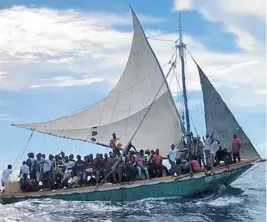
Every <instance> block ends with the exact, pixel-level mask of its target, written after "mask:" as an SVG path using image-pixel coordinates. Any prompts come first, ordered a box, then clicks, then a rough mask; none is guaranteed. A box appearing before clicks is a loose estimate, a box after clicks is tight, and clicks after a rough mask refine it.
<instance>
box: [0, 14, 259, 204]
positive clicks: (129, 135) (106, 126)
mask: <svg viewBox="0 0 267 222" xmlns="http://www.w3.org/2000/svg"><path fill="white" fill-rule="evenodd" d="M132 18H133V28H134V33H133V39H132V45H131V50H130V55H129V58H128V61H127V64H126V67H125V70H124V72H123V74H122V76H121V78H120V80H119V81H118V83H117V84H116V86H115V87H114V88H113V89H112V90H111V92H110V93H109V94H108V95H107V96H106V97H105V98H104V99H103V100H101V101H99V102H97V103H96V104H94V105H92V106H91V107H89V108H87V109H84V110H82V111H79V112H77V113H74V114H72V115H69V116H65V117H61V118H58V119H55V120H51V121H47V122H41V123H29V124H14V126H16V127H20V128H25V129H28V130H31V131H32V134H33V132H39V133H44V134H48V135H51V136H56V137H61V138H65V139H72V140H81V141H84V142H85V143H92V144H95V145H98V146H105V147H108V148H110V153H109V154H104V155H103V154H100V153H99V154H97V155H96V157H95V158H94V157H93V155H92V154H90V155H89V154H88V155H87V156H84V157H83V159H82V157H81V156H80V155H77V157H76V158H74V156H73V155H72V154H70V155H66V154H65V153H64V152H61V153H60V154H53V155H52V154H51V155H49V156H48V157H46V156H45V155H44V154H41V153H38V154H36V155H35V154H33V153H29V154H28V159H27V160H25V161H23V162H22V166H21V168H20V177H19V178H20V180H19V181H18V182H11V181H8V180H5V181H3V183H4V184H3V185H4V186H5V191H4V192H3V193H2V194H1V195H0V202H1V203H2V204H8V203H14V202H17V201H22V200H27V199H36V198H47V197H48V198H52V199H63V200H77V201H95V200H100V201H132V200H139V199H144V198H154V197H172V196H190V195H194V194H198V193H201V192H205V191H209V190H213V189H216V188H217V187H218V186H220V185H226V186H228V185H229V184H231V183H232V182H233V181H235V180H236V179H237V178H239V177H240V176H241V175H242V174H243V173H244V172H246V171H247V170H248V169H249V168H251V167H252V166H253V165H254V164H255V163H256V162H258V161H260V160H261V158H260V156H259V154H258V152H257V151H256V149H255V148H254V146H253V144H252V143H251V141H250V140H249V138H248V137H247V135H246V134H245V132H244V131H243V130H242V128H241V127H240V125H239V124H238V122H237V121H236V119H235V117H234V115H233V114H232V113H231V111H230V110H229V108H228V107H227V105H226V104H225V102H224V101H223V99H222V98H221V96H220V95H219V93H218V92H217V91H216V89H215V88H214V87H213V85H212V84H211V82H210V81H209V79H208V78H207V76H206V75H205V73H204V72H203V70H202V69H201V67H200V66H199V65H198V63H197V62H196V61H195V59H194V58H193V56H192V55H191V54H190V56H191V57H192V58H193V60H194V62H195V65H196V66H197V69H198V72H199V77H200V83H201V87H202V93H203V102H204V111H205V124H206V135H205V137H203V138H201V137H200V136H199V135H194V134H193V133H192V132H191V130H190V113H189V109H188V100H187V91H186V81H185V78H186V76H185V68H184V63H185V60H184V54H185V53H188V51H187V50H186V46H185V44H184V43H183V38H182V24H181V19H180V24H179V33H180V35H179V39H178V40H177V41H176V45H175V47H176V50H177V53H176V55H175V56H174V57H173V58H172V60H171V62H170V65H171V68H170V69H169V71H168V72H167V73H166V75H164V73H163V71H162V67H161V66H160V64H159V62H158V60H157V57H156V55H155V53H154V52H153V50H152V48H151V46H150V44H149V42H148V39H147V37H146V35H145V33H144V30H143V28H142V26H141V24H140V22H139V20H138V18H137V16H136V14H135V12H134V11H133V10H132ZM178 60H180V62H181V66H182V69H181V73H182V85H183V99H184V101H183V103H184V111H185V119H184V118H183V115H182V114H181V113H180V112H179V111H178V109H177V107H176V105H175V102H174V99H173V97H172V94H171V91H170V88H169V85H168V83H167V78H168V76H169V75H170V73H171V72H172V71H173V69H175V68H176V63H177V61H178ZM164 159H166V161H168V162H169V165H170V167H169V169H168V168H167V167H166V166H165V165H164V163H163V160H164ZM11 168H12V167H11V166H8V169H7V170H6V171H5V172H6V174H7V175H9V173H10V172H11Z"/></svg>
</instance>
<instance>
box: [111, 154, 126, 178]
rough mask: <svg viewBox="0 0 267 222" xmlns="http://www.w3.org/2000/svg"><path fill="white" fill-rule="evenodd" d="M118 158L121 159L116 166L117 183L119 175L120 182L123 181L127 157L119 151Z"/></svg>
mask: <svg viewBox="0 0 267 222" xmlns="http://www.w3.org/2000/svg"><path fill="white" fill-rule="evenodd" d="M117 160H118V161H119V162H118V164H117V165H116V167H115V178H113V179H115V181H114V183H117V179H116V176H117V177H118V180H119V183H121V182H122V175H123V172H124V169H125V157H124V156H121V153H118V157H117Z"/></svg>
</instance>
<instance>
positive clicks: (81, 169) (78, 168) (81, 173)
mask: <svg viewBox="0 0 267 222" xmlns="http://www.w3.org/2000/svg"><path fill="white" fill-rule="evenodd" d="M85 168H86V166H85V162H84V161H83V160H82V159H81V156H80V155H77V161H76V162H75V165H74V169H75V172H76V173H77V177H78V182H79V184H80V186H82V185H84V180H85Z"/></svg>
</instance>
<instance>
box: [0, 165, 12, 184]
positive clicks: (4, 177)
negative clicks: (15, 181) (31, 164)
mask: <svg viewBox="0 0 267 222" xmlns="http://www.w3.org/2000/svg"><path fill="white" fill-rule="evenodd" d="M11 174H12V165H8V166H7V169H5V170H3V172H2V179H1V181H2V187H4V186H5V183H6V182H7V181H8V179H9V176H10V175H11Z"/></svg>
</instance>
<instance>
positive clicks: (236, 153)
mask: <svg viewBox="0 0 267 222" xmlns="http://www.w3.org/2000/svg"><path fill="white" fill-rule="evenodd" d="M240 149H241V140H240V138H239V137H237V135H233V142H232V154H233V160H234V163H236V159H238V162H240V161H241V158H240Z"/></svg>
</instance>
